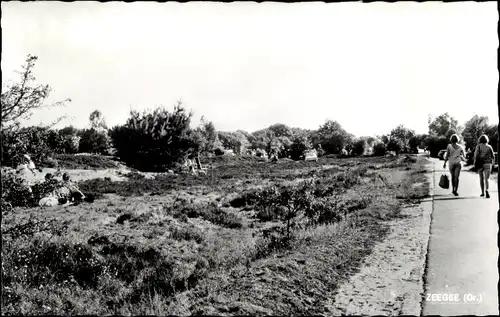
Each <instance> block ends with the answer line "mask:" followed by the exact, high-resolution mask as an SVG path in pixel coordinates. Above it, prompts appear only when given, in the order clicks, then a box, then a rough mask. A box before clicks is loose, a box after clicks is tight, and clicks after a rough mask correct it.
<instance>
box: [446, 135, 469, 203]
mask: <svg viewBox="0 0 500 317" xmlns="http://www.w3.org/2000/svg"><path fill="white" fill-rule="evenodd" d="M450 141H451V144H448V147H447V148H446V155H445V156H444V165H443V168H446V162H447V161H450V165H449V169H450V174H451V185H452V192H451V193H452V194H453V195H455V196H458V192H457V191H458V179H459V177H460V170H461V169H462V161H465V150H464V148H463V146H461V145H460V144H458V136H457V135H456V134H453V135H452V136H451V138H450Z"/></svg>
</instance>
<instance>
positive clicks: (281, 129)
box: [268, 123, 293, 138]
mask: <svg viewBox="0 0 500 317" xmlns="http://www.w3.org/2000/svg"><path fill="white" fill-rule="evenodd" d="M268 130H270V131H272V132H273V134H274V136H275V137H278V138H279V137H287V138H290V137H291V136H292V135H293V132H292V130H291V129H290V127H288V126H287V125H285V124H282V123H276V124H273V125H271V126H269V128H268Z"/></svg>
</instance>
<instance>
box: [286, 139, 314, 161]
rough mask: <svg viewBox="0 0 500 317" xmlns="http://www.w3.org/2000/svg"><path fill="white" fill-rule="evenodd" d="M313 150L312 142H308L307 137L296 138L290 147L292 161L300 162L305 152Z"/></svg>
mask: <svg viewBox="0 0 500 317" xmlns="http://www.w3.org/2000/svg"><path fill="white" fill-rule="evenodd" d="M311 148H312V144H311V142H310V141H309V140H308V138H307V136H305V135H299V136H296V137H294V139H293V141H292V145H291V146H290V157H291V159H292V160H295V161H297V160H300V159H301V157H302V155H303V154H304V151H306V150H309V149H311Z"/></svg>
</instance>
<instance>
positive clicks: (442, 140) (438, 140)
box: [425, 135, 448, 157]
mask: <svg viewBox="0 0 500 317" xmlns="http://www.w3.org/2000/svg"><path fill="white" fill-rule="evenodd" d="M425 144H426V145H427V148H428V150H429V152H430V156H431V157H437V156H438V153H439V151H441V150H445V149H446V146H447V145H448V139H447V138H446V137H443V136H441V137H438V136H433V135H430V136H428V137H427V138H426V139H425Z"/></svg>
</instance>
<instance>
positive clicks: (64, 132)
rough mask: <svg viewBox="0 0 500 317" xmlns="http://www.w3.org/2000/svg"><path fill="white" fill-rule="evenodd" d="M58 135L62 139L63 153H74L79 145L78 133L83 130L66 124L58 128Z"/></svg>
mask: <svg viewBox="0 0 500 317" xmlns="http://www.w3.org/2000/svg"><path fill="white" fill-rule="evenodd" d="M58 132H59V135H60V136H61V138H62V139H63V145H62V146H63V149H64V153H68V154H74V153H78V149H79V145H80V138H81V137H80V135H81V134H82V132H83V131H80V130H78V129H76V128H74V127H73V126H68V127H65V128H62V129H60V130H59V131H58Z"/></svg>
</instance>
